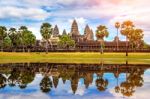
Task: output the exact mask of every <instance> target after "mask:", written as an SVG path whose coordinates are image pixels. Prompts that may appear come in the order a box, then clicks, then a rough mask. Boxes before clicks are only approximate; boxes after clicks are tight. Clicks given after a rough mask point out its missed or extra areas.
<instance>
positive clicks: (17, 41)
mask: <svg viewBox="0 0 150 99" xmlns="http://www.w3.org/2000/svg"><path fill="white" fill-rule="evenodd" d="M8 35H9V37H10V39H11V41H12V47H13V48H14V49H16V47H17V46H18V45H19V44H20V42H21V41H20V37H19V35H18V31H17V30H16V28H10V29H9V32H8Z"/></svg>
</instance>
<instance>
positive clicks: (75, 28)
mask: <svg viewBox="0 0 150 99" xmlns="http://www.w3.org/2000/svg"><path fill="white" fill-rule="evenodd" d="M70 34H71V35H70V36H71V37H72V39H73V40H75V42H80V37H81V35H80V33H79V30H78V24H77V22H76V20H74V21H73V23H72V27H71V32H70Z"/></svg>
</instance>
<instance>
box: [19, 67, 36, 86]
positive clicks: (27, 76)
mask: <svg viewBox="0 0 150 99" xmlns="http://www.w3.org/2000/svg"><path fill="white" fill-rule="evenodd" d="M34 77H35V73H34V72H33V71H32V68H25V71H23V72H20V76H19V82H18V83H19V87H20V88H21V89H24V88H26V87H27V85H28V84H29V83H31V82H32V81H33V80H34Z"/></svg>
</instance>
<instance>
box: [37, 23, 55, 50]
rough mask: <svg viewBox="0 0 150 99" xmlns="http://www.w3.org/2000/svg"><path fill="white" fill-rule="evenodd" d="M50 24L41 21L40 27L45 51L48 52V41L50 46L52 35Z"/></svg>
mask: <svg viewBox="0 0 150 99" xmlns="http://www.w3.org/2000/svg"><path fill="white" fill-rule="evenodd" d="M52 30H53V29H52V25H51V24H49V23H43V24H42V26H41V29H40V32H41V35H42V37H43V39H44V40H46V46H45V48H46V53H48V43H49V42H50V45H51V47H52V43H51V40H50V38H51V35H52Z"/></svg>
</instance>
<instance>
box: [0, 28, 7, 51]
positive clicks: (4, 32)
mask: <svg viewBox="0 0 150 99" xmlns="http://www.w3.org/2000/svg"><path fill="white" fill-rule="evenodd" d="M6 36H7V28H6V27H5V26H0V40H1V43H0V45H1V51H3V44H4V38H5V37H6Z"/></svg>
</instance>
